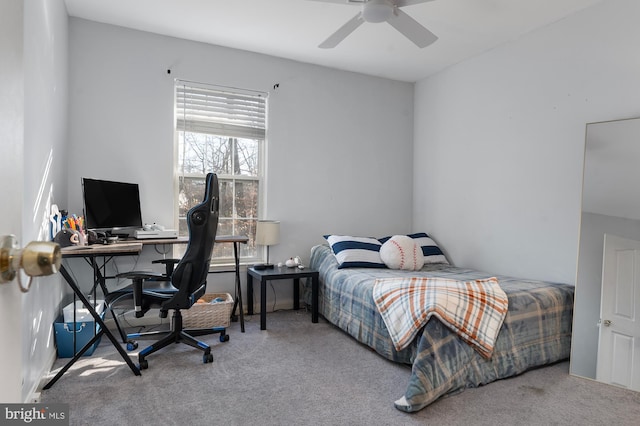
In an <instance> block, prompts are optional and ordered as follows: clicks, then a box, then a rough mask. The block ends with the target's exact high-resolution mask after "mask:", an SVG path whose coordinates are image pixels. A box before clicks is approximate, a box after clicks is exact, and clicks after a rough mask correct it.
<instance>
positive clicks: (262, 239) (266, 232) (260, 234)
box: [256, 220, 280, 246]
mask: <svg viewBox="0 0 640 426" xmlns="http://www.w3.org/2000/svg"><path fill="white" fill-rule="evenodd" d="M279 242H280V221H279V220H259V221H258V223H257V226H256V244H259V245H262V246H272V245H274V244H278V243H279Z"/></svg>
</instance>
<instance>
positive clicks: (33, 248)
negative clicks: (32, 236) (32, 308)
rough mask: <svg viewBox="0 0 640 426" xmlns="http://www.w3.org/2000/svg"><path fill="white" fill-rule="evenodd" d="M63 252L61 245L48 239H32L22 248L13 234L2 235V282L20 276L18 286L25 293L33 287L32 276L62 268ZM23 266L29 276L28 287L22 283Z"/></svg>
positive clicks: (0, 248)
mask: <svg viewBox="0 0 640 426" xmlns="http://www.w3.org/2000/svg"><path fill="white" fill-rule="evenodd" d="M61 261H62V253H61V251H60V246H59V245H58V244H56V243H52V242H48V241H32V242H30V243H29V244H27V245H26V247H25V248H24V249H20V248H19V245H18V240H17V239H16V237H15V236H13V235H4V236H2V237H0V283H2V284H4V283H8V282H11V281H13V280H14V279H15V278H16V277H17V278H18V286H19V287H20V290H21V291H22V292H24V293H26V292H27V291H29V288H30V287H31V278H32V277H39V276H44V275H51V274H55V273H56V272H58V271H59V270H60V262H61ZM20 268H22V269H23V270H24V273H25V274H27V275H28V276H29V283H28V284H27V287H24V286H23V285H22V280H21V278H20V274H19V273H18V271H19V270H20Z"/></svg>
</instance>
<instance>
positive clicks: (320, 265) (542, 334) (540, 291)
mask: <svg viewBox="0 0 640 426" xmlns="http://www.w3.org/2000/svg"><path fill="white" fill-rule="evenodd" d="M310 267H311V268H313V269H316V270H318V271H319V272H320V296H319V309H320V314H321V315H323V316H324V317H325V318H326V319H327V321H329V322H330V323H332V324H334V325H336V326H338V327H339V328H341V329H342V330H344V331H345V332H347V333H348V334H350V335H351V336H352V337H354V338H355V339H356V340H358V341H359V342H361V343H363V344H365V345H367V346H369V347H371V348H372V349H374V350H375V351H376V352H378V353H379V354H380V355H382V356H384V357H385V358H387V359H389V360H392V361H396V362H400V363H405V364H409V365H411V366H412V369H411V376H410V378H409V383H408V384H407V388H406V392H405V394H404V395H402V396H400V398H399V399H398V400H396V401H395V406H396V408H398V409H399V410H402V411H407V412H413V411H418V410H420V409H422V408H424V407H426V406H427V405H429V404H430V403H432V402H433V401H435V400H436V399H438V398H440V397H441V396H444V395H450V394H454V393H457V392H461V391H463V390H464V389H465V388H469V387H477V386H480V385H483V384H487V383H490V382H493V381H495V380H498V379H502V378H506V377H510V376H514V375H517V374H520V373H523V372H524V371H526V370H528V369H530V368H533V367H537V366H542V365H546V364H550V363H553V362H556V361H560V360H563V359H566V358H568V357H569V352H570V344H571V321H572V315H573V292H574V288H573V286H571V285H567V284H555V283H548V282H542V281H532V280H522V279H516V278H512V277H507V276H500V275H495V274H486V273H483V272H479V271H475V270H471V269H464V268H457V267H453V266H451V265H444V264H428V265H425V267H424V268H423V269H422V270H420V271H399V270H391V269H368V268H348V269H338V263H337V262H336V260H335V257H334V256H333V254H332V252H331V249H330V248H329V246H328V245H319V246H315V247H313V249H312V250H311V260H310ZM493 276H495V277H496V278H497V280H498V282H499V284H500V286H501V287H502V289H503V290H504V292H505V293H506V295H507V298H508V305H509V309H508V312H507V315H506V317H505V318H504V322H503V325H502V328H501V330H500V332H499V334H498V338H497V340H496V341H495V345H494V348H493V354H492V356H491V357H490V358H488V359H486V358H484V357H483V356H482V355H481V354H480V353H478V351H476V350H474V349H473V348H472V347H471V346H470V345H469V344H467V343H465V342H464V340H462V339H461V338H460V337H459V336H458V335H457V334H455V333H454V332H453V331H451V330H450V329H449V328H448V327H446V326H445V325H443V323H442V322H440V321H439V320H437V319H436V318H432V319H431V320H429V321H428V322H427V324H426V326H425V327H424V328H423V329H422V331H420V332H418V335H417V336H416V338H415V339H414V340H413V341H412V342H411V343H410V344H409V345H408V346H407V347H405V348H404V349H402V350H396V349H395V347H394V344H393V341H392V340H391V337H390V335H389V331H388V330H387V327H386V326H385V323H384V320H383V319H382V316H381V315H380V313H379V311H378V309H377V307H376V304H375V302H374V299H373V287H374V282H375V280H376V279H386V278H396V277H438V278H446V279H451V280H457V281H468V280H478V279H488V278H490V277H493ZM309 287H310V284H309ZM307 290H308V291H306V297H308V298H309V299H310V289H307ZM396 397H397V396H396Z"/></svg>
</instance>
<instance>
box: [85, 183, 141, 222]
mask: <svg viewBox="0 0 640 426" xmlns="http://www.w3.org/2000/svg"><path fill="white" fill-rule="evenodd" d="M82 193H83V197H84V216H85V227H86V228H87V229H100V230H112V229H114V228H142V213H141V212H140V191H139V189H138V184H135V183H124V182H111V181H107V180H98V179H88V178H83V179H82Z"/></svg>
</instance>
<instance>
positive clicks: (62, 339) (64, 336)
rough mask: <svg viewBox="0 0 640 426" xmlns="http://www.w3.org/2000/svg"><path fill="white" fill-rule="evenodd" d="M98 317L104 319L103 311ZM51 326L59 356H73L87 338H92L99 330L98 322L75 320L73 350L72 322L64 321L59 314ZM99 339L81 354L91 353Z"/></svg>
mask: <svg viewBox="0 0 640 426" xmlns="http://www.w3.org/2000/svg"><path fill="white" fill-rule="evenodd" d="M100 317H101V318H103V319H104V312H103V313H102V314H101V315H100ZM53 326H54V329H55V333H56V334H55V335H56V347H57V348H58V357H59V358H73V357H74V356H75V354H76V353H77V352H79V351H80V349H82V348H83V347H84V345H86V344H87V343H89V340H91V339H92V338H93V336H94V333H98V332H99V331H100V324H96V323H95V321H82V322H76V323H75V329H76V347H75V350H74V347H73V329H74V323H73V322H64V317H63V316H62V315H60V316H59V317H58V319H57V320H56V322H55V323H54V324H53ZM100 339H102V336H101V337H100ZM100 339H98V340H97V341H96V342H95V343H94V344H93V345H91V347H90V348H89V349H87V351H86V352H85V353H84V354H83V356H89V355H91V354H93V351H94V350H95V349H96V347H97V346H98V344H100Z"/></svg>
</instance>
